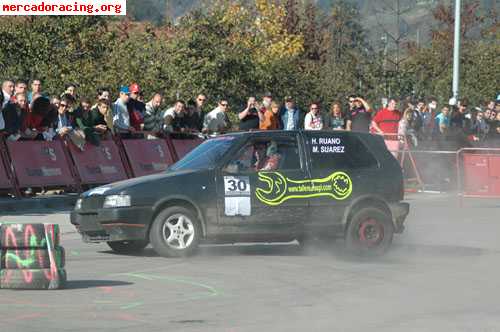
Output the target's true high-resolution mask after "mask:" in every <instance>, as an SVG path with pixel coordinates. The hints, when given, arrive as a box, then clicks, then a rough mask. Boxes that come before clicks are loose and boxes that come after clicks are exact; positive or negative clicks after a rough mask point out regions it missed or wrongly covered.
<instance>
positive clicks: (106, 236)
mask: <svg viewBox="0 0 500 332" xmlns="http://www.w3.org/2000/svg"><path fill="white" fill-rule="evenodd" d="M151 217H152V208H151V207H126V208H115V209H96V210H74V211H73V212H71V223H72V224H73V225H74V226H75V227H76V229H77V230H78V232H79V233H80V234H81V235H82V238H83V240H84V241H85V242H105V241H124V240H143V239H145V238H146V236H147V233H148V228H149V224H150V222H151Z"/></svg>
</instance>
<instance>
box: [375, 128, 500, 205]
mask: <svg viewBox="0 0 500 332" xmlns="http://www.w3.org/2000/svg"><path fill="white" fill-rule="evenodd" d="M384 139H385V142H386V145H387V148H388V150H389V151H391V153H392V154H393V155H394V156H395V157H396V158H397V159H398V161H399V162H400V165H401V168H402V169H403V174H404V176H405V180H406V182H407V183H406V186H405V187H406V188H407V191H416V190H419V189H420V190H422V191H428V190H432V191H443V190H444V191H448V190H450V189H451V190H454V189H456V190H457V192H458V195H459V197H460V202H461V203H462V199H463V198H468V197H474V198H500V148H462V149H459V150H458V151H436V150H433V151H429V150H411V149H410V148H409V145H408V142H407V140H406V138H405V137H401V136H395V135H387V136H386V137H384ZM410 182H414V183H415V184H416V185H414V186H412V185H411V184H410ZM408 189H410V190H408ZM411 189H413V190H411Z"/></svg>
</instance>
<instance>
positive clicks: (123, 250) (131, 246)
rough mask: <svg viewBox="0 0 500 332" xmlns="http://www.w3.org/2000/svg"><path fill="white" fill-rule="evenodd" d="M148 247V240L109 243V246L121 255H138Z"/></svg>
mask: <svg viewBox="0 0 500 332" xmlns="http://www.w3.org/2000/svg"><path fill="white" fill-rule="evenodd" d="M147 245H148V241H147V240H126V241H109V242H108V246H109V247H110V248H111V249H113V251H115V252H117V253H120V254H137V253H139V252H141V251H142V250H143V249H144V248H146V246H147Z"/></svg>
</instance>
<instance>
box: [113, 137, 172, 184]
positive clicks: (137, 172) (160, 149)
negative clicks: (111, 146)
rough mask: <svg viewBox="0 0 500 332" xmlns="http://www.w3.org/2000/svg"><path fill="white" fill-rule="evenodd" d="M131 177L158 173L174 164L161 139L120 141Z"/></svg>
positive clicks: (165, 144)
mask: <svg viewBox="0 0 500 332" xmlns="http://www.w3.org/2000/svg"><path fill="white" fill-rule="evenodd" d="M122 144H123V148H124V149H125V153H126V155H127V158H128V161H129V163H130V166H131V169H132V173H133V176H135V177H137V176H143V175H149V174H154V173H159V172H162V171H164V170H166V169H167V167H168V166H170V165H171V164H172V163H173V162H174V158H173V156H172V154H171V152H170V150H169V148H168V146H167V143H166V142H165V140H163V139H153V140H146V139H122Z"/></svg>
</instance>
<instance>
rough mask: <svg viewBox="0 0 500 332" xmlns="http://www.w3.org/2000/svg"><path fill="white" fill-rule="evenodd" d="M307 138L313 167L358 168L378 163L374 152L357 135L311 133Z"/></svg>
mask: <svg viewBox="0 0 500 332" xmlns="http://www.w3.org/2000/svg"><path fill="white" fill-rule="evenodd" d="M307 140H308V142H307V143H308V144H307V146H308V149H309V152H310V155H311V163H312V167H313V168H316V169H332V168H333V169H356V168H365V167H374V166H376V165H377V160H376V159H375V157H374V156H373V154H372V153H371V152H370V151H369V150H368V149H367V148H366V146H365V145H364V144H363V142H361V140H360V139H359V138H358V137H356V136H353V135H346V134H344V133H338V134H330V135H325V134H323V135H322V134H311V135H309V138H307Z"/></svg>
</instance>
